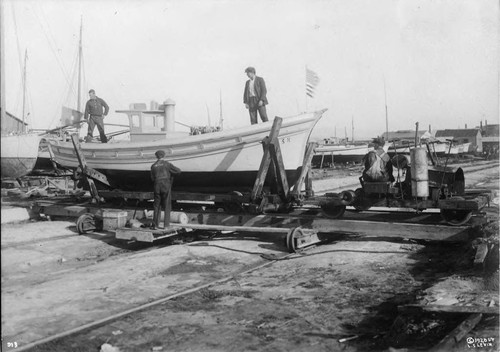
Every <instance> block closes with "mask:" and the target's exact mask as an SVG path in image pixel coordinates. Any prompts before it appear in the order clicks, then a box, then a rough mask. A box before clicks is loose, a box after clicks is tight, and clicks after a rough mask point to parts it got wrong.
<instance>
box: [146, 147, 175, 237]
mask: <svg viewBox="0 0 500 352" xmlns="http://www.w3.org/2000/svg"><path fill="white" fill-rule="evenodd" d="M155 156H156V158H157V159H158V160H157V161H156V162H155V163H154V164H153V165H152V166H151V179H152V180H153V183H154V203H153V206H154V214H153V229H156V228H158V227H159V224H160V218H161V210H162V208H163V211H164V213H165V216H164V220H163V226H164V228H167V227H168V226H170V212H171V211H172V195H171V192H170V189H171V188H172V181H173V177H172V176H173V175H178V174H180V173H181V170H180V169H179V168H178V167H175V166H174V165H172V164H171V163H169V162H168V161H166V160H163V158H164V157H165V152H164V151H163V150H158V151H157V152H156V153H155Z"/></svg>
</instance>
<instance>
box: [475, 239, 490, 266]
mask: <svg viewBox="0 0 500 352" xmlns="http://www.w3.org/2000/svg"><path fill="white" fill-rule="evenodd" d="M487 255H488V244H487V243H480V244H479V245H478V246H477V249H476V255H475V257H474V265H482V264H484V260H485V259H486V256H487Z"/></svg>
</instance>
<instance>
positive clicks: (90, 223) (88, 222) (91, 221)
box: [76, 213, 97, 235]
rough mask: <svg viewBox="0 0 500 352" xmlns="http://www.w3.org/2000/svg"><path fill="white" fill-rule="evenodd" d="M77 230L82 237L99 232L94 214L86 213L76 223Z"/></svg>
mask: <svg viewBox="0 0 500 352" xmlns="http://www.w3.org/2000/svg"><path fill="white" fill-rule="evenodd" d="M76 229H77V230H78V233H79V234H80V235H83V234H86V233H88V232H91V231H94V230H97V223H96V219H95V216H94V214H90V213H86V214H83V215H81V216H80V217H79V218H78V220H77V221H76Z"/></svg>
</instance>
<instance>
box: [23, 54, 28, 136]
mask: <svg viewBox="0 0 500 352" xmlns="http://www.w3.org/2000/svg"><path fill="white" fill-rule="evenodd" d="M27 59H28V49H26V50H25V51H24V68H23V115H22V117H23V126H22V131H23V132H26V123H25V120H24V117H25V115H26V61H27Z"/></svg>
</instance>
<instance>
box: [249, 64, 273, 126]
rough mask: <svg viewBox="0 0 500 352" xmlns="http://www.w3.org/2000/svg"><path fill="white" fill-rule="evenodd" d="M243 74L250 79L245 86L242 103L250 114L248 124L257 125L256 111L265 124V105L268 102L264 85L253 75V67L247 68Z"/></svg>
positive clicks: (261, 79)
mask: <svg viewBox="0 0 500 352" xmlns="http://www.w3.org/2000/svg"><path fill="white" fill-rule="evenodd" d="M245 73H246V74H247V76H248V78H250V79H249V80H248V81H247V82H246V84H245V92H244V94H243V103H245V107H246V108H247V109H248V111H249V112H250V122H251V123H252V125H255V124H256V123H257V111H258V112H259V115H260V119H261V120H262V122H267V121H268V118H267V112H266V105H267V104H268V101H267V97H266V94H267V89H266V83H265V82H264V79H263V78H262V77H257V76H256V75H255V68H253V67H247V69H246V70H245Z"/></svg>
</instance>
